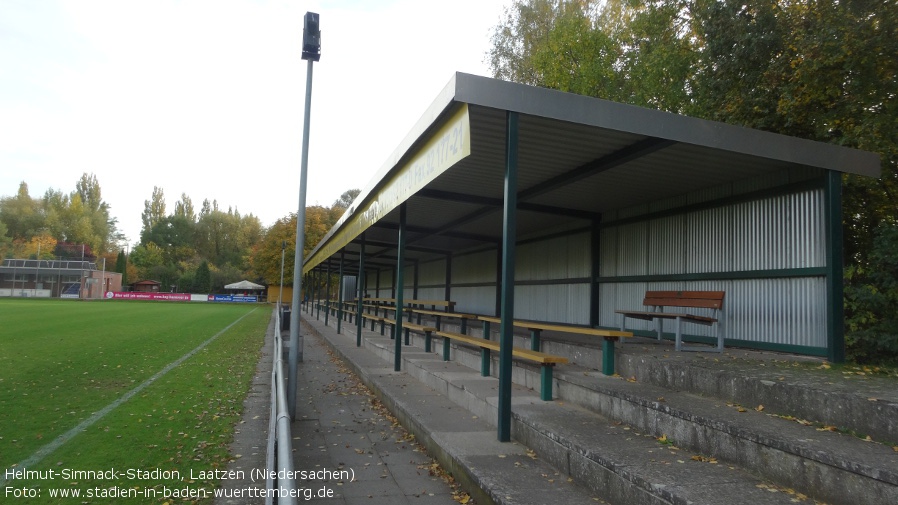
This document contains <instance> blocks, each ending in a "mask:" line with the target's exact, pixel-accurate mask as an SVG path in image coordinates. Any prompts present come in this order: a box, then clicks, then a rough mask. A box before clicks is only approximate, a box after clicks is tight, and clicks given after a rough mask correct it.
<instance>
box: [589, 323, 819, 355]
mask: <svg viewBox="0 0 898 505" xmlns="http://www.w3.org/2000/svg"><path fill="white" fill-rule="evenodd" d="M599 328H604V329H607V330H619V329H620V328H619V327H617V328H611V327H599ZM627 331H632V332H633V335H634V336H638V337H646V338H651V339H653V340H654V339H656V338H658V333H657V332H655V330H630V329H628V330H627ZM661 338H662V339H664V340H670V341H671V342H673V341H674V339H675V338H676V336H675V334H674V333H673V332H666V331H665V332H664V334H663V335H662V337H661ZM682 339H683V343H684V344H685V343H698V344H708V345H711V346H714V347H716V346H717V338H715V337H705V336H702V335H689V334H686V333H684V334H683V337H682ZM629 344H631V341H629V340H628V341H627V345H629ZM638 344H639V343H638V342H634V343H633V345H638ZM724 346H725V347H738V348H742V349H757V350H759V351H774V352H782V353H789V354H802V355H805V356H820V357H826V356H827V352H828V350H827V348H826V347H811V346H807V345H793V344H775V343H771V342H755V341H752V340H740V339H730V338H727V339H724Z"/></svg>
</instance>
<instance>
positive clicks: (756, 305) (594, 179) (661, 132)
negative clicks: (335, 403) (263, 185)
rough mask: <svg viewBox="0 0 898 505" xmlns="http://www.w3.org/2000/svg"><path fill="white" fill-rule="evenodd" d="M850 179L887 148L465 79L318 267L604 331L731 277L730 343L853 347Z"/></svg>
mask: <svg viewBox="0 0 898 505" xmlns="http://www.w3.org/2000/svg"><path fill="white" fill-rule="evenodd" d="M846 173H848V174H856V175H861V176H870V177H878V176H879V173H880V160H879V157H878V155H876V154H873V153H869V152H863V151H859V150H854V149H849V148H845V147H840V146H836V145H832V144H824V143H819V142H812V141H809V140H803V139H798V138H793V137H787V136H783V135H778V134H773V133H768V132H762V131H757V130H751V129H747V128H742V127H737V126H732V125H727V124H723V123H719V122H714V121H707V120H701V119H696V118H691V117H685V116H681V115H676V114H671V113H666V112H661V111H656V110H649V109H645V108H640V107H635V106H630V105H624V104H619V103H614V102H609V101H606V100H600V99H595V98H590V97H585V96H579V95H573V94H568V93H561V92H557V91H553V90H547V89H542V88H536V87H531V86H525V85H520V84H514V83H509V82H503V81H499V80H495V79H490V78H485V77H478V76H473V75H468V74H463V73H457V74H455V75H454V76H453V77H452V79H451V80H450V81H449V83H448V84H447V85H446V87H445V88H444V89H443V90H442V91H441V92H440V93H439V95H438V96H437V98H436V99H435V100H434V102H433V103H432V105H431V106H430V108H428V109H427V110H426V111H425V112H424V114H423V116H422V117H421V119H420V120H419V121H418V123H417V124H416V125H415V126H414V127H413V129H412V130H411V132H410V133H409V134H408V135H407V136H406V137H405V139H404V140H403V141H402V143H401V144H400V145H399V147H398V148H397V149H396V150H395V151H394V153H393V154H392V155H391V157H390V158H389V159H388V160H387V161H386V162H385V163H384V164H383V165H382V166H381V168H380V170H379V171H378V172H377V173H376V176H375V177H374V178H373V179H372V180H371V182H370V183H369V184H368V185H367V186H366V187H365V188H364V189H363V190H362V192H361V194H360V195H359V196H358V198H357V199H356V200H355V202H354V203H353V204H352V206H351V207H350V208H349V209H348V210H347V212H346V213H345V214H344V215H343V217H342V218H341V219H340V221H339V222H338V223H337V224H336V225H335V226H334V227H333V228H332V229H331V230H330V231H329V233H328V234H327V235H326V236H325V237H324V239H323V240H322V241H321V242H320V243H319V244H318V245H317V246H316V247H315V249H314V250H313V251H312V252H311V253H310V254H309V255H308V256H307V259H306V261H305V264H304V265H303V272H304V273H305V274H309V273H310V272H312V271H316V272H329V273H331V274H337V273H340V272H342V274H343V275H344V276H346V275H350V276H355V275H357V276H359V277H360V279H361V282H360V283H359V284H358V285H359V289H360V292H363V293H369V294H370V296H372V297H375V298H377V297H396V295H397V291H398V290H400V289H401V293H402V295H403V296H404V298H405V299H445V300H453V301H455V302H456V306H455V307H456V310H457V311H460V312H469V313H475V314H487V315H496V316H500V317H502V318H503V319H505V318H508V320H511V319H512V318H513V319H530V320H538V321H548V322H554V323H565V324H575V325H586V326H591V327H597V328H608V329H615V328H617V327H619V325H620V319H619V317H618V316H617V314H616V313H615V310H616V309H621V308H638V307H640V306H641V304H642V297H643V295H644V293H645V292H646V291H649V290H670V291H678V290H698V291H724V292H725V293H726V302H725V304H724V307H723V310H722V311H721V315H720V317H721V325H722V328H723V331H724V332H725V341H726V345H727V346H728V347H729V346H740V347H747V348H756V349H766V350H775V351H788V352H795V353H802V354H807V355H817V356H825V357H827V358H829V359H830V360H832V361H841V360H842V359H843V358H844V333H843V315H842V312H843V302H842V275H843V268H842V263H843V257H842V231H841V230H842V228H841V227H842V209H841V178H842V175H843V174H846ZM397 286H401V288H399V287H397ZM630 327H632V328H634V329H635V332H636V334H637V335H644V336H653V335H654V333H653V325H652V323H650V322H644V323H639V322H637V323H634V324H632V325H630ZM711 331H712V330H711V329H710V328H707V327H704V326H694V327H690V328H688V332H687V334H686V335H685V339H686V340H691V341H695V342H705V343H708V342H711V341H712V334H711ZM665 337H666V338H671V335H665Z"/></svg>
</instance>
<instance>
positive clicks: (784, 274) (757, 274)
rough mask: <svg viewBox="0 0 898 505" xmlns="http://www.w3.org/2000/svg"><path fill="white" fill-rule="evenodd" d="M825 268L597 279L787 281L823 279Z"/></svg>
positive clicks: (615, 280)
mask: <svg viewBox="0 0 898 505" xmlns="http://www.w3.org/2000/svg"><path fill="white" fill-rule="evenodd" d="M826 274H827V269H826V268H825V267H810V268H785V269H782V270H743V271H739V272H703V273H691V274H660V275H622V276H620V277H599V278H598V279H596V282H599V283H602V284H612V283H625V282H670V281H730V280H749V279H788V278H797V277H825V276H826Z"/></svg>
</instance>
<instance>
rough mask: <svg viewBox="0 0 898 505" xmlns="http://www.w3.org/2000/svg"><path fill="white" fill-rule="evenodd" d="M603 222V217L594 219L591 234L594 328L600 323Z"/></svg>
mask: <svg viewBox="0 0 898 505" xmlns="http://www.w3.org/2000/svg"><path fill="white" fill-rule="evenodd" d="M601 223H602V219H601V218H596V219H593V221H592V233H591V234H590V248H589V249H590V250H589V255H590V260H591V263H592V269H591V271H592V273H591V274H590V276H589V326H590V327H592V328H595V327H596V326H598V325H599V302H600V301H599V293H600V285H599V283H598V282H597V281H596V279H598V278H599V276H600V274H601V262H600V261H599V258H600V256H601V255H600V252H601V246H602V234H601V228H600V227H599V225H600V224H601Z"/></svg>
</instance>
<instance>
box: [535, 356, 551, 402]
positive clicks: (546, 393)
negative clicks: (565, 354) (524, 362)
mask: <svg viewBox="0 0 898 505" xmlns="http://www.w3.org/2000/svg"><path fill="white" fill-rule="evenodd" d="M553 368H555V365H554V364H546V365H543V366H541V367H540V371H539V382H540V384H539V398H540V400H542V401H544V402H550V401H552V369H553Z"/></svg>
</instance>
